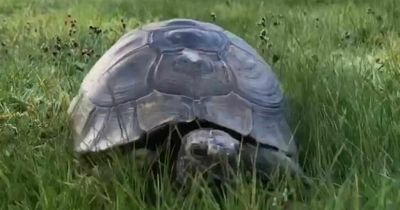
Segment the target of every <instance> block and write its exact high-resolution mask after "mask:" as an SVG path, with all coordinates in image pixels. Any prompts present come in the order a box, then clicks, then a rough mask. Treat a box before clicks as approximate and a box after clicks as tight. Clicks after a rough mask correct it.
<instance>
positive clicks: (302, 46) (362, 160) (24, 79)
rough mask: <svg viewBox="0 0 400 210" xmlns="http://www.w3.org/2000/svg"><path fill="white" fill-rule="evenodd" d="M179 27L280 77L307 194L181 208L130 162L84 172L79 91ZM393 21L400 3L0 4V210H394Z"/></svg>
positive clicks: (397, 195) (258, 192) (397, 102)
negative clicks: (205, 31) (110, 55)
mask: <svg viewBox="0 0 400 210" xmlns="http://www.w3.org/2000/svg"><path fill="white" fill-rule="evenodd" d="M175 17H181V18H194V19H198V20H203V21H210V22H212V21H213V22H215V23H216V24H218V25H220V26H223V27H224V28H226V29H227V30H230V31H231V32H233V33H236V34H237V35H239V36H241V37H242V38H244V39H245V40H246V41H248V43H249V44H251V45H252V46H254V48H255V49H257V51H258V52H259V53H260V55H262V56H263V57H264V58H265V60H266V61H267V62H269V63H270V64H271V65H272V66H273V67H274V70H275V71H276V73H277V75H278V77H279V79H280V80H281V82H282V86H283V88H284V90H285V94H286V95H287V97H288V102H289V107H290V123H291V126H292V127H293V128H295V130H296V137H297V139H298V141H299V142H298V143H299V145H300V162H301V164H302V166H303V167H304V170H305V172H306V174H307V175H308V176H310V177H312V180H313V185H312V186H310V187H309V188H303V187H302V186H301V185H300V183H298V182H296V181H295V180H281V181H279V182H277V183H275V184H274V188H271V189H270V188H269V187H268V186H265V183H261V182H259V181H257V180H247V179H243V180H242V181H241V182H239V183H238V184H237V185H235V186H232V187H229V188H227V193H226V194H225V195H224V196H220V197H216V196H213V194H212V193H211V190H210V189H209V188H207V187H205V186H203V185H201V184H197V185H194V186H193V187H192V189H191V190H190V192H189V193H188V194H185V196H182V195H181V193H179V192H177V191H176V190H174V188H173V184H171V183H170V182H169V181H168V176H167V175H165V176H161V177H159V178H149V176H148V175H146V173H145V171H144V170H143V168H142V167H138V165H137V164H135V160H134V159H132V158H130V157H127V156H122V155H118V154H115V155H112V157H111V158H110V159H108V160H106V161H104V162H103V163H102V164H99V166H98V167H94V168H91V169H90V170H89V169H87V168H85V167H83V166H82V163H81V162H80V161H79V159H78V158H77V157H76V156H75V155H74V154H73V152H72V150H71V142H72V139H71V132H70V127H69V123H68V116H67V113H66V112H67V109H68V105H69V103H70V101H71V99H72V97H73V96H74V95H75V94H76V93H77V90H78V88H79V85H80V82H81V81H82V79H83V77H84V76H85V74H86V73H87V72H88V71H89V70H90V68H91V66H92V65H93V64H94V63H95V62H96V60H97V59H98V58H99V56H101V55H102V54H103V53H104V52H105V51H106V50H107V49H108V48H109V47H110V46H111V45H112V44H113V43H114V42H115V41H116V40H117V39H118V38H119V37H120V36H121V35H122V34H124V33H125V32H127V31H129V30H131V29H134V28H136V27H138V26H140V25H142V24H145V23H148V22H152V21H157V20H164V19H168V18H175ZM399 20H400V2H399V1H398V0H382V1H378V0H364V1H361V0H360V1H345V0H342V1H340V0H337V1H334V0H282V1H278V0H275V1H273V0H263V1H256V0H220V1H219V0H203V1H200V0H115V1H107V0H98V1H95V0H86V1H77V0H70V1H67V0H64V1H62V0H59V1H55V0H54V1H52V0H31V1H28V0H0V189H1V190H0V208H1V209H10V210H11V209H40V210H42V209H43V210H45V209H48V210H54V209H58V210H62V209H65V210H73V209H82V210H87V209H230V210H231V209H238V210H239V209H249V210H250V209H316V210H322V209H335V210H340V209H343V210H345V209H346V210H347V209H363V210H365V209H379V210H381V209H387V210H389V209H393V210H395V209H399V208H400V164H399V162H400V21H399ZM288 205H289V207H288Z"/></svg>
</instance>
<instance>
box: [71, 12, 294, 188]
mask: <svg viewBox="0 0 400 210" xmlns="http://www.w3.org/2000/svg"><path fill="white" fill-rule="evenodd" d="M68 113H69V115H70V117H71V125H72V131H73V139H74V144H73V145H74V146H73V148H74V151H75V152H76V153H79V154H85V153H95V152H100V151H105V150H108V149H110V148H115V147H119V146H121V145H126V144H130V143H132V142H139V141H143V139H148V138H146V137H148V136H149V135H150V134H152V133H154V132H156V131H157V130H160V129H161V128H165V127H166V126H171V125H177V124H179V125H181V126H182V125H183V127H185V125H190V124H191V123H192V124H191V125H193V122H196V125H198V127H196V126H187V127H186V128H187V129H186V130H187V132H186V133H181V139H180V142H181V143H180V146H179V150H178V151H179V152H178V155H177V156H176V161H177V163H176V173H177V176H176V177H177V180H178V181H180V182H182V181H183V180H186V179H187V177H189V175H190V174H191V173H192V172H193V170H194V171H199V170H205V169H207V168H210V167H211V166H212V165H218V164H216V163H219V162H218V161H219V160H222V159H224V160H228V162H225V164H226V163H227V165H229V166H232V168H235V167H234V165H235V164H236V163H237V162H238V160H240V159H241V158H238V157H239V156H240V155H241V154H242V155H241V156H242V157H243V160H244V161H247V162H245V163H244V164H245V165H247V166H250V165H251V166H253V164H254V166H255V167H256V169H257V171H260V172H263V173H265V174H271V173H272V172H273V171H274V170H275V169H281V168H282V167H284V168H285V169H288V170H289V171H290V172H291V173H292V174H301V173H302V169H301V167H300V166H299V164H298V157H297V156H298V149H297V145H296V141H295V139H294V137H293V132H292V130H291V129H290V126H289V124H288V120H287V119H286V118H287V117H285V116H286V115H285V106H284V94H283V90H282V88H281V84H280V82H279V81H278V78H277V75H276V74H275V73H274V71H273V70H272V68H271V66H270V65H269V64H267V63H266V61H265V60H264V59H263V58H262V57H261V56H260V55H259V54H258V53H257V51H256V50H255V49H253V48H252V47H251V46H250V45H249V44H248V43H247V42H246V41H244V40H243V39H242V38H240V37H239V36H237V35H235V34H233V33H232V32H229V31H227V30H225V29H223V28H222V27H221V26H218V25H216V24H213V23H208V22H202V21H199V20H193V19H169V20H163V21H160V22H153V23H150V24H145V25H143V26H141V27H139V28H137V29H134V30H132V31H130V32H127V33H126V34H124V35H122V37H120V39H119V40H117V41H116V43H115V44H114V45H113V46H112V47H111V48H110V49H108V50H107V51H106V52H105V53H104V55H102V57H101V58H100V59H99V60H98V61H97V62H96V63H95V64H94V66H93V67H92V68H91V69H90V71H89V72H88V73H87V75H86V76H85V78H84V79H83V82H82V84H81V86H80V89H79V91H78V93H77V95H76V96H75V97H74V98H73V100H72V101H71V104H70V107H69V109H68ZM148 141H149V142H147V144H148V145H151V143H152V142H151V141H152V140H148ZM210 171H213V170H210ZM212 174H215V176H216V177H223V176H224V175H223V174H222V172H221V170H215V171H213V172H212ZM221 174H222V175H221Z"/></svg>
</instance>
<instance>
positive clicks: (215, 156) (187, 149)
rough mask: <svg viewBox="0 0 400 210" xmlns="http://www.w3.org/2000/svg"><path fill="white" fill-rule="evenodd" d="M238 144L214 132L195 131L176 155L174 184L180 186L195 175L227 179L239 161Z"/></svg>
mask: <svg viewBox="0 0 400 210" xmlns="http://www.w3.org/2000/svg"><path fill="white" fill-rule="evenodd" d="M239 148H240V142H239V141H238V140H236V139H234V138H232V137H231V136H230V135H229V134H228V133H226V132H224V131H221V130H216V129H197V130H194V131H192V132H190V133H188V134H186V135H185V136H184V137H183V139H182V145H181V148H180V151H179V154H178V160H177V166H176V173H177V181H178V182H179V183H184V182H185V181H186V180H187V178H189V176H193V175H195V174H196V173H200V174H202V175H207V177H212V178H215V179H218V180H224V179H226V178H228V176H229V175H230V174H232V172H233V171H234V169H235V168H236V165H237V160H238V157H239Z"/></svg>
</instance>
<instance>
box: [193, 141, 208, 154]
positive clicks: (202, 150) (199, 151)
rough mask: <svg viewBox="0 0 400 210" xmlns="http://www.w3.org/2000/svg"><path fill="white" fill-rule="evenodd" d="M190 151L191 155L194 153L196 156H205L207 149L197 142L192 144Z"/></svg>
mask: <svg viewBox="0 0 400 210" xmlns="http://www.w3.org/2000/svg"><path fill="white" fill-rule="evenodd" d="M190 152H191V153H192V155H196V156H207V149H206V148H204V147H201V146H200V145H198V144H194V145H192V148H191V149H190Z"/></svg>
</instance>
